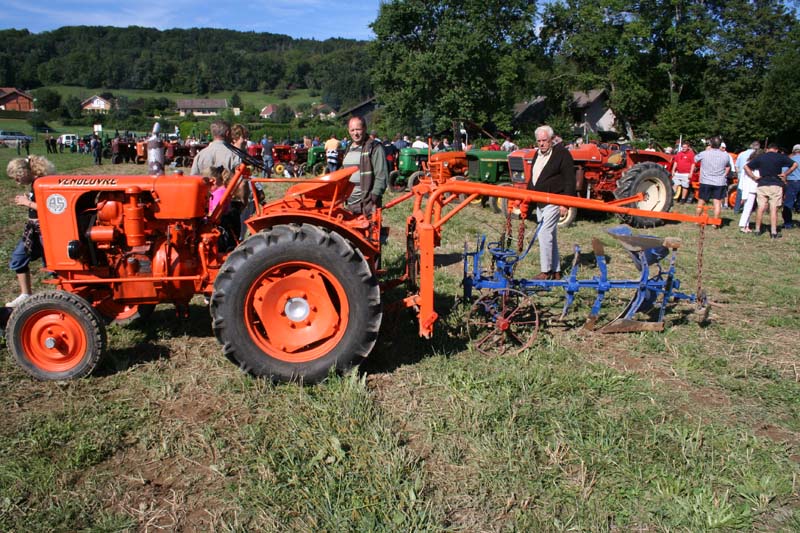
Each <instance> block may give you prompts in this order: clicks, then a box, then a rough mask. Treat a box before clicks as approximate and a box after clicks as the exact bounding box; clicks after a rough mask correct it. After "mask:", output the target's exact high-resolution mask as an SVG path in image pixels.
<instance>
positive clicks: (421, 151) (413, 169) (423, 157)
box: [389, 148, 428, 192]
mask: <svg viewBox="0 0 800 533" xmlns="http://www.w3.org/2000/svg"><path fill="white" fill-rule="evenodd" d="M427 169H428V149H427V148H403V149H401V150H400V155H399V156H398V158H397V170H392V171H391V172H390V173H389V188H390V189H391V190H392V191H394V192H399V191H404V190H406V189H410V188H411V187H412V186H413V185H414V184H415V183H416V182H417V181H419V177H420V176H422V175H423V174H424V173H425V171H426V170H427Z"/></svg>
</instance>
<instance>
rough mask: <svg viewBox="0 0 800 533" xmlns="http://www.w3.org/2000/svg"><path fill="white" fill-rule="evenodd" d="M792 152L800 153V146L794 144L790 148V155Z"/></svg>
mask: <svg viewBox="0 0 800 533" xmlns="http://www.w3.org/2000/svg"><path fill="white" fill-rule="evenodd" d="M794 152H800V144H795V145H794V146H792V153H794Z"/></svg>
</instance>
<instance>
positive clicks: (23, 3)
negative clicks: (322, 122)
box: [0, 0, 381, 41]
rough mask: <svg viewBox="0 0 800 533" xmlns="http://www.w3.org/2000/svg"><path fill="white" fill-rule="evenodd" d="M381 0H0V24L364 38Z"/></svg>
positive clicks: (33, 28)
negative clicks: (235, 0) (224, 0)
mask: <svg viewBox="0 0 800 533" xmlns="http://www.w3.org/2000/svg"><path fill="white" fill-rule="evenodd" d="M380 3H381V0H356V1H354V2H352V3H349V2H344V3H342V2H337V1H330V0H327V1H326V0H243V1H240V2H219V1H212V2H205V1H202V0H128V1H121V2H120V1H111V2H97V1H96V0H95V1H93V2H87V1H83V0H77V1H76V0H68V1H59V0H0V29H10V28H16V29H27V30H29V31H31V32H33V33H40V32H43V31H50V30H55V29H57V28H60V27H62V26H118V27H126V26H142V27H145V28H157V29H160V30H166V29H170V28H223V29H229V30H238V31H253V32H259V33H260V32H267V33H279V34H284V35H289V36H290V37H294V38H304V39H317V40H320V41H322V40H325V39H328V38H330V37H344V38H348V39H359V40H367V39H372V38H373V37H374V35H373V33H372V30H371V29H370V28H369V24H370V23H371V22H372V21H373V20H375V18H376V17H377V16H378V8H379V6H380Z"/></svg>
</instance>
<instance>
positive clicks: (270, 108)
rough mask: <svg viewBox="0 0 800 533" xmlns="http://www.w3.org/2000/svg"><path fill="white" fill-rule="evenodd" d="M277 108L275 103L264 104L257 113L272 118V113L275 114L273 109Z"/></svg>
mask: <svg viewBox="0 0 800 533" xmlns="http://www.w3.org/2000/svg"><path fill="white" fill-rule="evenodd" d="M277 109H278V106H277V105H275V104H268V105H265V106H264V108H263V109H262V110H261V112H260V113H259V116H260V117H261V118H265V119H270V118H272V115H274V114H275V111H277Z"/></svg>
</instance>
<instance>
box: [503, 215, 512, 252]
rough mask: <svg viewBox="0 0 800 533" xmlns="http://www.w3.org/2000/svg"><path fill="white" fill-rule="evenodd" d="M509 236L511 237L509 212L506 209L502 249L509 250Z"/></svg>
mask: <svg viewBox="0 0 800 533" xmlns="http://www.w3.org/2000/svg"><path fill="white" fill-rule="evenodd" d="M511 235H512V229H511V210H510V209H506V227H505V229H504V230H503V238H502V242H503V248H509V247H510V246H511Z"/></svg>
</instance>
